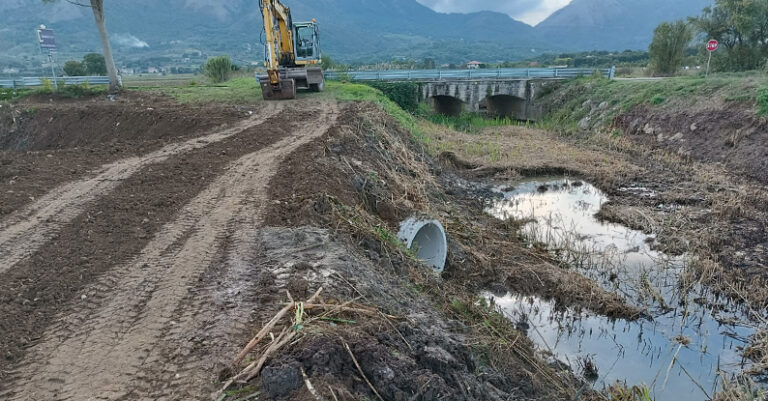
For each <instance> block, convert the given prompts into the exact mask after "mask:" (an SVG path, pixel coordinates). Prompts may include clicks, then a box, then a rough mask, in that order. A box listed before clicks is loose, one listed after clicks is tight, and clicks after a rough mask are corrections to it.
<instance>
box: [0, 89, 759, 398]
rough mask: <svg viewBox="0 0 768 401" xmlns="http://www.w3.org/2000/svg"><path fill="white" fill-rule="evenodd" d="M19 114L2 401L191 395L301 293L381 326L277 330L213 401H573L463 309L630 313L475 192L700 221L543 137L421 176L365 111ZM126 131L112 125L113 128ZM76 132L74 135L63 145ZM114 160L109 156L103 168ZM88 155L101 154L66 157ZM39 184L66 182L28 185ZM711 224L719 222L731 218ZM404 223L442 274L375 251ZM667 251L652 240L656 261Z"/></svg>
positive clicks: (513, 331) (608, 161) (5, 244)
mask: <svg viewBox="0 0 768 401" xmlns="http://www.w3.org/2000/svg"><path fill="white" fill-rule="evenodd" d="M40 100H41V99H38V100H36V101H29V102H27V103H24V104H19V105H17V106H15V107H18V108H21V109H30V110H31V109H37V111H35V112H31V113H30V112H28V111H24V112H23V113H22V114H23V115H22V114H20V115H19V116H20V119H19V120H17V122H13V118H14V115H12V114H7V115H5V116H4V117H3V118H4V120H3V123H2V124H4V125H0V127H3V129H4V130H5V131H2V132H3V134H4V136H2V138H3V141H4V142H3V143H4V144H5V145H4V146H5V147H6V150H4V151H3V152H4V153H3V157H4V159H2V160H5V158H8V159H12V163H10V164H7V165H16V163H18V166H20V167H19V168H18V169H17V170H15V171H18V173H8V174H7V175H8V176H10V175H11V174H15V176H17V177H18V179H17V180H16V181H15V182H14V183H11V182H10V180H8V181H6V180H3V181H1V182H0V193H3V194H5V193H8V191H9V190H14V191H15V190H17V189H19V188H20V187H19V186H17V187H13V185H17V184H18V183H20V182H22V181H24V182H25V184H24V185H25V186H26V187H25V188H28V189H25V190H24V191H20V192H22V193H24V194H25V195H26V194H31V195H29V196H27V198H26V199H27V200H23V199H22V196H21V195H14V196H18V197H19V201H14V202H15V203H13V204H12V205H11V204H10V203H8V204H9V205H10V206H8V209H7V212H6V214H5V215H3V216H0V260H2V261H3V264H2V265H0V266H2V267H0V278H2V280H0V301H1V302H0V315H2V316H3V320H2V321H1V322H0V356H2V358H3V359H2V362H1V363H0V375H2V379H3V380H2V384H0V398H3V399H11V400H21V399H46V400H48V399H50V400H64V399H88V398H99V399H108V400H129V399H130V400H133V399H164V400H188V399H209V398H211V394H214V393H215V392H216V391H217V390H219V389H220V386H221V385H222V382H223V381H225V380H226V379H228V378H230V377H231V376H232V373H233V371H234V370H235V369H236V367H233V366H232V365H231V364H232V360H233V358H234V357H235V355H237V353H238V352H239V351H240V350H241V349H242V347H243V346H244V345H245V344H246V343H247V342H248V341H249V340H250V339H251V338H252V337H253V335H254V334H255V333H256V332H257V331H258V330H259V329H260V328H261V327H262V326H263V325H264V324H265V323H266V322H267V321H269V320H270V319H272V317H273V316H274V315H275V313H277V311H278V310H280V309H281V308H282V307H283V305H284V303H285V302H286V301H287V300H288V295H287V293H286V290H287V291H288V293H290V294H291V297H293V298H296V299H306V297H308V296H309V295H310V294H313V293H314V292H315V291H316V290H317V289H318V288H319V287H320V286H322V287H323V292H322V294H321V299H320V300H321V301H322V302H327V303H330V304H339V303H343V302H348V301H353V300H354V301H355V302H357V303H360V304H363V305H368V306H371V307H376V308H379V309H380V310H381V311H382V312H383V313H384V314H386V315H392V316H394V317H395V318H387V317H385V316H373V315H367V314H359V313H353V312H344V313H339V314H337V315H334V318H333V319H326V320H322V319H320V320H313V321H312V323H311V324H308V325H306V326H304V327H293V323H289V322H288V321H287V320H286V321H283V322H281V324H279V325H278V326H277V327H276V328H275V331H277V332H279V330H282V329H283V328H284V327H285V328H288V329H292V330H294V331H296V332H297V337H296V340H295V341H293V342H292V343H290V344H289V345H287V346H286V348H285V349H283V350H281V352H280V353H278V354H276V355H274V356H272V357H270V358H268V359H267V361H266V365H265V368H264V370H263V372H262V373H261V375H260V376H258V377H256V378H255V379H254V380H252V381H250V382H249V383H238V384H236V385H235V386H234V388H233V389H232V390H233V391H236V392H237V394H238V395H237V396H235V395H230V396H227V397H225V399H226V400H227V401H229V400H234V399H236V398H238V397H245V396H248V395H252V394H254V393H257V392H259V393H260V394H261V395H260V397H266V398H268V399H278V400H287V399H291V400H293V399H296V400H313V399H315V398H314V396H312V395H311V394H310V392H309V391H308V390H307V386H306V384H305V378H304V375H305V374H306V380H309V381H310V382H311V383H312V384H313V386H314V388H315V389H316V390H317V391H318V392H319V394H320V395H321V396H322V397H323V398H324V399H334V398H337V399H339V400H357V399H363V398H368V399H373V398H375V397H376V396H375V394H374V392H373V390H372V389H371V386H369V385H368V384H367V383H366V381H365V380H364V378H363V376H365V378H367V379H369V380H370V381H371V385H372V386H373V387H374V388H375V389H377V391H378V392H379V393H380V394H381V395H382V397H383V398H384V399H394V400H399V399H402V400H410V399H413V400H432V399H456V400H497V399H498V400H506V399H533V400H551V399H573V398H574V397H575V395H576V393H577V392H579V390H580V389H582V390H584V391H583V393H584V394H585V397H586V398H589V397H590V396H594V394H593V393H592V392H591V390H588V388H589V386H588V385H585V382H584V381H583V380H582V379H580V378H579V377H577V375H576V374H575V372H574V371H572V370H571V369H569V368H567V367H566V366H564V365H563V364H562V363H559V362H554V361H546V360H545V359H543V358H542V357H541V354H540V353H538V352H537V351H536V349H535V347H534V343H533V342H532V341H531V340H530V339H529V338H527V337H526V335H525V333H524V332H525V331H527V330H529V329H530V325H529V324H527V323H525V322H523V321H522V320H521V319H518V321H509V320H507V319H505V318H504V317H503V316H502V315H500V314H498V313H493V311H492V309H491V308H490V307H489V306H488V305H486V304H484V303H483V301H482V298H481V297H480V295H481V294H483V291H484V290H487V289H492V290H494V291H495V292H498V293H500V294H502V295H503V294H504V293H506V292H510V291H511V292H514V293H517V294H519V295H521V296H528V297H532V298H536V299H541V300H545V302H549V305H552V307H553V308H555V309H557V310H559V311H577V312H583V311H588V312H587V313H590V314H592V315H595V316H599V318H600V319H606V320H607V321H613V319H622V320H619V321H620V322H622V323H626V324H634V323H633V322H634V321H635V320H636V319H638V318H641V317H645V316H644V311H643V309H642V308H640V307H637V306H635V305H632V303H631V302H629V301H628V300H627V299H625V298H623V297H621V296H619V295H617V294H615V293H613V292H611V291H609V290H606V289H605V288H603V287H602V286H601V283H600V282H597V281H595V280H591V279H589V278H587V277H585V276H584V275H582V274H580V273H579V272H577V271H572V270H569V269H566V268H564V266H563V264H562V263H561V261H558V260H557V258H554V257H553V256H552V255H551V254H550V252H549V251H548V250H547V249H545V248H542V247H529V246H528V244H526V243H525V242H524V241H522V240H521V238H519V236H518V233H519V230H520V228H521V227H522V222H517V221H498V220H496V219H495V218H494V217H492V216H489V215H487V214H486V213H484V208H485V207H486V206H487V205H486V204H484V203H483V199H484V198H488V197H493V187H492V185H490V184H491V181H492V180H499V181H501V180H504V181H508V180H511V179H514V178H519V177H521V176H523V175H526V174H532V173H538V172H558V173H560V174H579V179H584V178H590V175H592V176H594V177H595V178H596V179H595V180H594V182H595V183H596V184H598V186H599V187H601V188H604V189H605V191H606V192H607V193H608V194H609V195H610V196H611V199H612V200H614V202H615V204H616V205H617V206H616V207H615V209H614V210H616V213H614V214H613V215H610V214H609V213H605V216H603V217H604V218H606V219H608V218H611V217H612V216H613V217H614V218H616V219H622V220H627V221H634V225H636V226H637V227H638V228H640V229H641V230H642V231H649V232H651V231H652V232H658V231H659V230H658V227H664V228H667V227H669V226H668V225H654V224H648V221H645V220H643V219H640V218H637V217H636V214H633V213H630V212H628V210H632V209H631V208H638V210H641V211H644V210H646V209H645V208H649V207H650V208H654V207H656V206H658V204H657V202H659V204H660V203H664V204H669V205H673V206H672V207H671V208H669V209H665V208H659V210H658V213H666V214H668V215H669V216H673V215H674V214H675V213H677V211H678V210H680V209H683V210H689V211H691V213H693V211H697V212H701V211H702V210H705V209H706V208H708V207H715V206H716V205H718V202H720V201H721V199H720V198H713V197H712V196H711V195H710V192H708V191H709V190H706V191H705V190H702V188H701V187H700V186H699V184H687V185H684V186H682V187H680V186H678V187H673V186H674V185H677V184H679V183H681V181H682V179H681V178H680V177H678V176H677V175H676V173H674V172H673V171H675V170H672V169H671V167H669V166H667V167H664V169H666V170H662V167H658V169H656V170H654V169H653V168H652V165H653V163H650V162H649V163H648V164H647V165H645V164H643V165H639V164H637V163H634V164H633V163H629V162H626V160H624V159H620V158H619V157H618V156H615V155H616V154H614V153H611V157H609V158H606V157H605V156H604V154H603V153H602V152H601V151H600V150H598V149H597V148H592V149H590V150H589V152H585V153H583V154H578V155H577V156H578V157H575V158H565V157H563V155H571V156H572V154H569V153H568V152H569V150H570V146H572V145H571V144H569V143H568V142H566V141H552V140H551V139H550V138H547V137H544V136H540V137H539V136H531V137H532V138H538V139H539V140H541V143H537V144H535V146H530V147H527V148H526V147H521V148H520V149H522V150H520V152H526V153H531V156H532V157H531V158H525V159H524V160H523V159H522V158H516V159H514V160H518V162H517V163H518V164H515V162H509V160H508V159H503V160H501V161H500V162H499V163H489V162H487V161H484V160H476V159H475V160H472V159H466V160H465V158H464V156H463V155H462V154H461V152H459V151H458V150H457V152H456V153H455V154H445V155H444V157H442V158H441V157H433V156H437V154H433V155H430V154H429V150H428V149H425V148H423V147H422V145H421V144H419V143H416V142H414V140H413V139H412V137H411V134H410V133H408V132H406V131H404V130H402V129H401V128H400V127H398V126H397V124H396V123H395V122H394V121H393V119H392V118H391V117H390V116H388V115H386V114H385V113H384V112H383V111H381V110H380V109H379V108H378V107H376V106H374V105H369V104H363V103H349V104H336V103H335V102H323V101H313V100H311V99H302V100H298V101H292V102H281V103H279V104H277V105H275V106H270V107H272V108H270V107H266V106H265V107H258V108H254V109H252V110H250V109H249V110H245V109H234V108H233V109H228V108H221V109H217V108H216V107H215V106H206V107H205V108H185V107H182V106H179V105H174V104H170V103H168V102H167V100H163V99H152V98H147V97H145V96H136V97H134V98H132V97H131V96H128V97H127V98H126V99H124V100H120V101H119V102H118V103H117V104H114V105H113V104H110V103H106V104H102V103H103V102H102V103H100V102H101V101H99V100H87V101H84V102H66V103H60V102H56V101H54V102H47V101H43V102H42V103H41V102H40ZM36 102H37V103H36ZM89 108H92V109H93V110H95V111H98V112H99V113H101V112H103V114H104V115H106V116H108V117H105V118H104V120H101V117H98V116H92V115H90V114H89V113H88V112H87V110H86V109H89ZM149 108H152V109H153V110H148V109H149ZM174 108H179V110H177V111H173V110H174ZM57 110H58V111H57ZM70 110H71V111H72V113H70V112H69V111H70ZM82 110H85V111H83V113H80V111H82ZM250 111H252V112H253V114H251V113H249V112H250ZM16 112H19V113H21V112H20V111H18V110H17V111H16ZM46 113H48V114H46ZM110 113H112V114H110ZM96 114H98V113H96ZM8 116H10V120H9V119H8ZM37 116H39V117H37ZM125 116H128V117H129V118H128V120H130V121H133V122H132V123H130V124H128V123H122V122H121V124H120V125H119V126H118V125H117V122H119V121H122V118H123V117H125ZM177 116H178V117H179V118H175V117H177ZM51 117H53V120H52V121H51V122H50V123H47V122H46V121H48V119H50V118H51ZM205 117H208V120H206V118H205ZM78 118H80V119H82V121H83V122H82V123H81V124H82V125H83V126H84V127H89V128H87V129H86V130H85V131H83V132H80V133H79V134H78V132H75V131H77V130H75V129H73V127H75V128H76V127H77V126H78V125H77V123H76V121H77V119H78ZM185 120H186V121H185ZM202 120H206V121H202ZM57 121H59V122H60V123H59V122H57ZM22 123H23V124H22ZM47 124H49V125H50V126H51V127H49V128H46V126H47ZM57 124H58V125H57ZM124 124H127V127H128V128H125V130H123V128H120V127H123V125H124ZM131 124H133V125H131ZM24 127H26V128H24ZM10 129H14V130H15V131H14V134H13V135H10V134H8V131H9V130H10ZM59 130H60V131H61V132H59V133H57V131H59ZM187 130H189V132H187ZM91 131H93V132H95V133H94V135H92V137H85V136H84V135H83V133H86V132H91ZM38 135H39V137H38ZM519 135H520V138H527V137H528V136H530V132H528V131H525V132H520V133H519ZM478 138H481V137H480V136H477V137H475V136H473V137H472V138H469V139H467V138H463V140H467V141H474V140H485V139H478ZM496 138H497V140H498V138H500V137H499V136H498V135H497V136H496ZM139 143H141V144H142V145H141V146H143V147H138V145H136V146H134V145H135V144H139ZM545 143H546V144H547V145H544V144H545ZM553 144H554V145H553ZM114 146H118V147H119V148H120V149H121V150H120V151H118V152H115V153H114V154H109V151H108V149H109V148H110V147H114ZM124 146H125V148H124ZM548 146H549V148H548ZM34 149H38V150H34ZM93 149H98V150H97V151H96V153H98V152H102V153H98V154H103V155H104V157H103V158H98V157H94V158H93V160H92V161H91V160H86V158H85V156H84V155H85V154H87V153H88V152H89V151H90V150H93ZM122 149H130V150H129V151H128V150H122ZM553 150H554V151H555V152H554V153H555V154H554V155H550V156H549V157H548V158H543V159H541V160H537V159H535V158H533V156H534V155H535V154H536V152H542V154H543V152H545V151H550V152H552V151H553ZM48 154H51V155H53V156H52V157H50V158H49V157H48V156H47V155H48ZM40 155H45V158H46V159H45V161H44V162H41V161H40V160H39V158H40ZM70 155H71V156H70ZM614 156H615V157H614ZM57 157H59V158H58V159H56V158H57ZM68 157H71V158H68ZM48 159H54V160H58V162H54V161H53V160H50V161H49V160H48ZM564 160H566V161H564ZM46 163H47V164H46ZM88 163H90V164H88ZM46 169H49V170H54V169H60V170H64V171H67V170H70V171H71V170H76V172H75V173H73V174H71V177H64V176H54V177H52V178H50V180H48V181H46V180H45V179H43V178H41V176H42V175H44V174H45V171H46ZM5 171H6V170H3V173H4V174H5ZM25 171H26V172H25ZM661 171H666V172H665V173H664V174H666V175H662V174H661V173H660V172H661ZM25 174H26V175H25ZM659 176H661V177H663V180H658V181H654V182H649V181H652V180H651V178H654V177H659ZM641 187H642V188H645V189H643V190H641V189H638V188H641ZM721 187H723V186H721ZM680 188H682V190H681V189H680ZM728 188H729V189H730V187H728ZM510 189H511V188H510ZM646 189H647V190H646ZM546 190H547V191H551V190H552V188H546ZM713 191H716V190H715V189H713ZM2 196H6V195H2ZM30 196H32V197H33V199H29V197H30ZM497 197H498V195H497ZM2 199H6V198H2ZM8 199H12V197H10V195H9V197H8ZM659 200H661V201H659ZM3 205H5V203H3ZM3 207H5V206H3ZM606 210H610V209H609V208H606ZM728 210H729V211H728V213H726V212H727V210H723V211H721V212H720V213H723V215H726V214H727V215H729V216H740V218H743V217H744V214H743V213H741V212H740V211H739V209H738V208H737V207H735V206H734V207H733V208H732V209H728ZM740 213H741V214H740ZM413 214H426V215H429V216H433V217H435V218H438V219H440V221H441V222H443V224H444V226H445V227H446V229H447V231H448V236H449V247H450V249H449V257H448V263H447V268H446V271H445V273H444V274H443V275H442V277H438V276H436V275H435V274H434V273H433V272H432V271H431V269H426V268H424V267H423V266H422V265H421V263H419V261H417V260H414V259H413V258H412V257H411V256H410V255H409V253H408V252H407V251H406V250H404V249H402V247H401V246H399V244H398V243H397V242H396V241H394V237H393V232H396V231H397V227H398V224H399V222H400V221H401V220H402V219H404V218H406V217H409V216H411V215H413ZM632 216H635V217H632ZM653 216H657V215H656V214H653ZM633 218H634V220H633ZM697 218H699V219H706V218H707V215H706V214H704V213H703V212H702V214H701V215H699V216H698V217H697ZM734 218H735V217H734ZM673 236H674V232H673V231H671V230H670V231H669V232H667V231H664V232H659V234H658V236H657V238H658V242H659V244H658V245H659V246H662V245H661V244H662V243H666V241H664V240H663V238H672V237H673ZM750 238H756V237H750ZM681 252H690V243H686V249H683V250H682V251H681ZM307 316H317V315H316V314H313V312H308V313H307ZM347 346H349V349H350V351H351V353H352V355H353V356H354V359H355V360H357V361H358V362H359V364H360V366H361V368H362V370H363V374H362V375H361V374H360V372H359V371H358V369H357V367H356V365H355V363H354V360H353V357H352V356H350V354H349V352H347ZM262 351H263V349H256V350H255V352H254V353H253V354H251V355H249V358H255V357H256V356H258V353H259V352H262ZM548 362H552V363H548Z"/></svg>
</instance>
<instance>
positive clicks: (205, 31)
mask: <svg viewBox="0 0 768 401" xmlns="http://www.w3.org/2000/svg"><path fill="white" fill-rule="evenodd" d="M285 3H286V4H288V5H289V6H290V7H291V8H292V10H293V13H294V19H295V20H297V21H299V20H310V19H312V18H316V19H317V20H318V22H319V23H320V26H321V35H322V37H321V40H322V45H323V50H324V52H325V53H326V54H330V55H331V56H332V57H334V58H335V59H338V60H341V61H346V62H362V63H373V62H377V61H386V60H392V59H396V58H411V59H423V58H426V57H431V58H434V59H436V60H437V62H438V63H457V64H458V63H461V62H465V61H468V60H470V59H477V60H481V61H488V62H494V61H500V60H513V59H521V58H528V57H532V56H536V55H537V54H540V53H541V52H544V51H564V50H576V49H605V50H623V49H627V48H631V49H644V48H647V46H648V44H649V42H650V39H651V37H652V34H653V29H654V28H655V27H656V25H657V24H658V23H659V22H661V21H664V20H670V19H674V18H679V17H684V16H687V15H697V14H699V12H700V10H701V8H703V7H704V6H706V5H708V3H709V0H674V1H670V0H574V1H573V2H572V3H571V4H570V5H568V6H566V7H565V8H563V9H561V10H559V11H557V12H555V13H554V14H553V15H551V16H550V17H549V18H548V19H546V20H545V21H543V22H542V23H541V24H539V25H538V26H537V27H535V28H533V27H531V26H529V25H526V24H524V23H522V22H519V21H515V20H513V19H512V18H510V17H509V16H507V15H506V14H501V13H496V12H488V11H484V12H477V13H471V14H443V13H437V12H435V11H433V10H431V9H430V8H428V7H426V6H423V5H421V4H420V3H418V2H417V1H415V0H286V1H285ZM0 11H2V12H1V13H0V18H2V20H0V49H4V51H3V53H5V54H3V53H0V68H2V67H3V66H4V65H9V63H15V65H23V64H24V63H27V64H28V61H23V60H25V57H26V58H28V57H29V56H30V55H33V56H34V55H36V54H37V56H36V57H38V58H39V52H38V51H37V49H36V46H35V37H34V28H35V27H37V26H38V25H39V24H46V25H49V26H50V27H51V28H53V29H55V30H56V32H57V40H58V43H59V46H60V58H61V59H78V58H80V57H82V55H83V54H85V53H87V52H89V51H100V45H99V42H98V36H97V34H96V29H95V27H94V25H93V17H92V15H91V13H90V10H88V9H87V8H83V7H77V6H74V5H71V4H69V3H67V2H65V1H63V0H59V1H58V2H57V3H55V4H43V3H42V1H41V0H2V1H0ZM106 11H107V24H108V28H109V31H110V33H111V35H112V38H113V44H114V45H115V47H116V52H115V53H116V57H117V58H118V63H120V62H121V61H122V62H126V61H129V60H137V59H142V58H143V59H146V58H149V57H163V58H172V59H174V60H178V59H182V55H183V54H186V53H188V52H190V51H199V52H201V53H203V54H204V55H214V54H229V55H231V56H232V57H233V58H235V60H236V62H238V63H249V62H254V61H256V62H258V61H261V60H262V59H263V47H262V45H261V41H262V35H263V34H262V32H261V30H262V20H261V14H260V12H259V8H258V1H256V0H228V1H226V2H222V1H219V0H166V1H157V0H106ZM9 60H10V61H9Z"/></svg>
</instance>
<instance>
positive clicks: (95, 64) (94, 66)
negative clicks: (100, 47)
mask: <svg viewBox="0 0 768 401" xmlns="http://www.w3.org/2000/svg"><path fill="white" fill-rule="evenodd" d="M83 66H84V67H85V71H86V73H87V75H107V62H106V61H105V60H104V56H102V55H101V54H98V53H88V54H86V55H85V56H83ZM83 75H86V74H83Z"/></svg>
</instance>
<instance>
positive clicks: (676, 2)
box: [536, 0, 710, 50]
mask: <svg viewBox="0 0 768 401" xmlns="http://www.w3.org/2000/svg"><path fill="white" fill-rule="evenodd" d="M709 5H710V0H573V1H572V2H571V3H570V4H569V5H567V6H566V7H564V8H562V9H560V10H558V11H556V12H555V13H553V14H552V15H551V16H549V18H547V19H546V20H544V21H542V22H541V23H540V24H539V25H537V26H536V31H537V32H538V33H539V34H540V35H542V37H545V38H547V39H548V40H549V41H553V42H556V43H561V44H562V45H564V46H567V47H571V48H575V49H578V50H593V49H604V50H624V49H643V48H647V47H648V45H649V44H650V42H651V39H653V30H654V29H655V28H656V26H658V24H659V23H661V22H663V21H672V20H676V19H680V18H685V17H688V16H696V15H699V14H701V10H702V9H703V8H704V7H706V6H709Z"/></svg>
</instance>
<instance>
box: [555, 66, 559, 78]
mask: <svg viewBox="0 0 768 401" xmlns="http://www.w3.org/2000/svg"><path fill="white" fill-rule="evenodd" d="M558 71H559V70H558V69H557V68H555V78H557V74H558V73H557V72H558Z"/></svg>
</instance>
